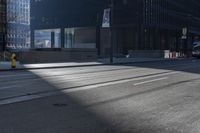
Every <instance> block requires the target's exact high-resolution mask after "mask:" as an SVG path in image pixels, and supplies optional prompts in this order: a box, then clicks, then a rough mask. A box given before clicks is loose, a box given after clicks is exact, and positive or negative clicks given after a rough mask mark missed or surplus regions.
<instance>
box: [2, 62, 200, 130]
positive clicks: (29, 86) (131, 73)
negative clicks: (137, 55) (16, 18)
mask: <svg viewBox="0 0 200 133" xmlns="http://www.w3.org/2000/svg"><path fill="white" fill-rule="evenodd" d="M94 132H95V133H200V61H199V60H180V61H161V62H152V63H136V64H131V65H115V66H112V65H110V66H93V67H77V68H59V69H44V70H29V71H15V72H14V71H12V72H0V133H94Z"/></svg>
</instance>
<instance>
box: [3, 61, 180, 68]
mask: <svg viewBox="0 0 200 133" xmlns="http://www.w3.org/2000/svg"><path fill="white" fill-rule="evenodd" d="M170 60H179V59H163V58H118V59H117V58H115V59H114V60H113V61H114V63H113V64H119V65H120V64H131V63H144V62H156V61H170ZM109 61H110V60H109V59H99V60H98V62H68V63H41V64H20V63H19V62H17V68H16V69H12V68H11V65H10V62H0V71H10V70H29V69H48V68H65V67H66V68H67V67H69V68H70V67H84V66H100V65H111V64H110V62H109Z"/></svg>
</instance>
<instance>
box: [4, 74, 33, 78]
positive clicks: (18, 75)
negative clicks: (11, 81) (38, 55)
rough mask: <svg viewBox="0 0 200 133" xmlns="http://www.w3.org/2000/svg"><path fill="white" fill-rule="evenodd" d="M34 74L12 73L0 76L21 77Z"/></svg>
mask: <svg viewBox="0 0 200 133" xmlns="http://www.w3.org/2000/svg"><path fill="white" fill-rule="evenodd" d="M32 75H34V74H13V75H0V78H9V77H22V76H32Z"/></svg>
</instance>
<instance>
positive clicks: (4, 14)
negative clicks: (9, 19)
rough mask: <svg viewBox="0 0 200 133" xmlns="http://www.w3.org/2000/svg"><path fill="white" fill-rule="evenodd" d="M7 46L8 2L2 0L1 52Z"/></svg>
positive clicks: (0, 15)
mask: <svg viewBox="0 0 200 133" xmlns="http://www.w3.org/2000/svg"><path fill="white" fill-rule="evenodd" d="M5 44H6V0H0V52H1V51H4V49H5Z"/></svg>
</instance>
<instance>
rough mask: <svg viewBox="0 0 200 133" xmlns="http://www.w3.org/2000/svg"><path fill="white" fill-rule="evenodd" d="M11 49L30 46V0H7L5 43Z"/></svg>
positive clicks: (24, 48)
mask: <svg viewBox="0 0 200 133" xmlns="http://www.w3.org/2000/svg"><path fill="white" fill-rule="evenodd" d="M6 47H7V49H8V50H11V51H23V50H27V49H29V48H30V0H7V43H6Z"/></svg>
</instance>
